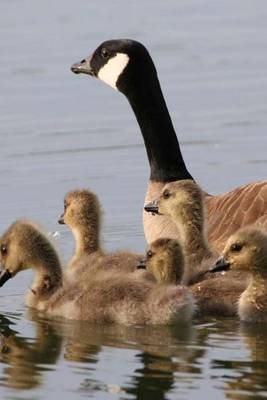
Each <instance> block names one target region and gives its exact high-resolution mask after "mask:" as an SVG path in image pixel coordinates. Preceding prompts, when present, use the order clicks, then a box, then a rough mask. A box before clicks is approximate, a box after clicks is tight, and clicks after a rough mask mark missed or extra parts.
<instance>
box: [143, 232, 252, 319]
mask: <svg viewBox="0 0 267 400" xmlns="http://www.w3.org/2000/svg"><path fill="white" fill-rule="evenodd" d="M175 242H176V243H175ZM183 261H184V260H183V254H182V252H181V246H180V245H179V243H178V242H177V241H176V240H174V239H157V240H156V241H155V242H153V243H151V244H150V245H149V248H148V250H147V253H146V258H145V260H143V262H142V263H141V264H139V265H138V267H137V268H145V269H147V270H148V271H149V272H151V273H152V274H153V275H154V276H155V278H156V280H157V281H158V282H159V283H162V284H179V283H180V282H181V277H182V275H183V271H184V268H185V266H184V263H183ZM246 287H247V281H246V280H244V279H243V280H239V279H233V276H228V275H227V274H225V275H219V276H216V277H215V278H214V279H205V280H203V281H202V282H199V283H196V284H193V285H190V286H189V287H188V289H189V291H190V292H191V293H192V294H193V295H194V298H195V300H196V305H197V310H198V314H199V315H202V316H205V315H214V316H221V317H222V316H224V317H230V316H235V315H236V313H237V302H238V299H239V296H240V295H241V293H242V292H243V291H244V290H245V289H246Z"/></svg>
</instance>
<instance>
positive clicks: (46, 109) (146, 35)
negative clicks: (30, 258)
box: [0, 0, 267, 400]
mask: <svg viewBox="0 0 267 400" xmlns="http://www.w3.org/2000/svg"><path fill="white" fill-rule="evenodd" d="M266 20H267V2H266V1H264V0H257V1H255V2H252V1H249V0H236V1H230V0H224V1H223V2H222V1H217V0H180V1H179V2H178V1H174V0H172V1H171V0H166V1H164V2H163V1H158V0H156V1H152V0H147V1H146V2H139V3H138V2H125V1H122V0H113V1H112V2H109V1H98V2H85V1H81V0H80V1H76V2H74V1H70V0H53V1H51V0H47V1H42V2H41V1H39V2H37V1H34V0H0V51H1V63H0V88H1V95H0V137H1V157H0V169H1V176H0V187H1V202H0V227H1V231H3V230H4V229H5V228H6V227H7V226H8V224H10V222H12V221H13V220H14V219H16V218H18V217H27V218H32V219H34V220H36V221H38V222H40V223H41V224H42V225H43V226H44V227H45V229H46V230H47V231H48V232H55V231H58V232H59V233H60V236H59V238H58V239H57V245H58V248H59V251H60V253H61V255H62V259H63V260H67V259H68V257H69V256H70V254H71V253H72V251H73V240H72V237H71V234H70V232H69V231H68V230H67V228H66V227H64V226H63V227H61V226H58V225H57V219H58V216H59V214H60V213H61V212H62V209H63V197H64V194H65V193H66V192H67V191H68V190H71V189H75V188H82V187H89V188H91V189H93V190H94V191H96V192H97V193H98V195H99V197H100V199H101V202H102V205H103V209H104V210H105V214H104V223H103V241H104V244H105V247H106V248H107V249H117V248H129V249H132V250H137V251H141V252H142V251H143V250H144V248H145V241H144V236H143V229H142V222H141V221H142V206H143V199H144V193H145V190H146V182H147V177H148V173H149V171H148V164H147V160H146V155H145V150H144V146H143V142H142V137H141V135H140V133H139V129H138V126H137V123H136V121H135V119H134V116H133V113H132V111H131V110H130V108H129V105H128V103H127V101H126V99H125V98H124V97H123V96H122V95H121V94H119V93H116V92H115V91H114V90H112V89H111V88H109V87H108V86H105V85H104V84H102V83H101V82H100V81H97V80H94V79H92V78H89V77H86V76H78V77H77V76H75V75H73V74H72V73H71V72H70V65H71V64H72V63H73V62H75V61H79V60H81V59H82V58H84V57H85V56H86V55H88V54H89V53H91V52H92V51H93V50H94V49H95V47H96V46H97V45H98V44H99V43H100V42H102V41H103V40H106V39H110V38H119V37H129V38H134V39H136V40H139V41H142V42H143V43H144V44H146V45H147V47H148V48H149V50H150V52H151V55H152V57H153V58H154V60H155V63H156V65H157V69H158V73H159V77H160V80H161V83H162V88H163V91H164V93H165V97H166V101H167V104H168V106H169V109H170V112H171V115H172V118H173V121H174V125H175V127H176V129H177V134H178V137H179V140H180V143H181V147H182V151H183V154H184V158H185V160H186V163H187V165H188V167H189V170H190V172H191V173H192V174H193V176H194V177H195V178H196V179H197V180H198V181H199V182H200V183H201V185H202V186H203V187H204V188H205V189H206V190H207V191H209V192H211V193H220V192H223V191H225V190H229V189H231V188H232V187H234V186H237V185H240V184H243V183H246V182H249V181H253V180H260V179H266V168H267V155H266V143H267V139H266V131H267V53H266V38H267V24H266ZM31 278H32V275H31V273H30V272H29V273H28V272H27V273H24V274H20V275H19V276H18V277H17V278H15V279H14V280H11V281H9V282H8V283H7V284H6V285H5V287H4V288H1V292H0V313H1V315H0V321H1V322H0V397H1V399H2V398H3V399H34V400H35V399H38V400H39V399H47V398H49V399H60V398H62V399H63V398H64V399H82V398H94V399H100V400H105V399H142V400H144V399H156V400H157V399H198V400H199V399H207V398H208V399H214V398H216V399H218V400H219V399H223V398H230V399H242V400H244V399H262V398H267V327H266V326H250V325H246V324H245V325H243V324H240V323H239V322H238V321H235V320H213V319H207V320H205V321H203V320H198V321H194V323H193V324H192V326H191V325H189V326H176V327H172V328H169V327H168V328H166V327H160V328H144V327H136V328H124V327H119V326H107V327H105V326H104V327H103V326H93V325H89V324H82V325H77V324H73V323H68V322H65V323H63V322H52V321H49V320H40V318H37V317H36V316H35V315H34V313H32V312H31V313H30V312H29V311H28V310H26V308H25V306H24V293H25V291H26V290H27V288H28V286H29V285H30V281H31Z"/></svg>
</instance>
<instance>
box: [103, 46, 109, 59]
mask: <svg viewBox="0 0 267 400" xmlns="http://www.w3.org/2000/svg"><path fill="white" fill-rule="evenodd" d="M101 56H102V58H108V56H109V51H108V50H107V49H105V48H103V49H102V50H101Z"/></svg>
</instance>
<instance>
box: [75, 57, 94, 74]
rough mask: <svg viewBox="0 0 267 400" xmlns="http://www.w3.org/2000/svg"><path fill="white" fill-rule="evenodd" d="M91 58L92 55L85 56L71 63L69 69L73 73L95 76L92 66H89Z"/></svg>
mask: <svg viewBox="0 0 267 400" xmlns="http://www.w3.org/2000/svg"><path fill="white" fill-rule="evenodd" d="M91 59H92V56H89V57H88V58H85V59H84V60H82V61H81V62H77V63H75V64H72V66H71V68H70V69H71V71H72V72H74V74H87V75H91V76H95V72H94V70H93V68H92V67H91Z"/></svg>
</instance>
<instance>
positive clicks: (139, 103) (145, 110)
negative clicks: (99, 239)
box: [71, 39, 267, 250]
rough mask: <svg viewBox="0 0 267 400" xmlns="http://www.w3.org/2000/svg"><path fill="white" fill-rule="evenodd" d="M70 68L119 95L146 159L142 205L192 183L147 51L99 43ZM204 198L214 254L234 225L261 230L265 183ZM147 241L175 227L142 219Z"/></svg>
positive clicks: (266, 217) (266, 208)
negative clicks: (176, 184)
mask: <svg viewBox="0 0 267 400" xmlns="http://www.w3.org/2000/svg"><path fill="white" fill-rule="evenodd" d="M71 70H72V71H73V72H74V73H76V74H80V73H84V74H88V75H91V76H94V77H97V78H99V79H100V80H102V81H103V82H105V83H106V84H108V85H110V86H111V87H113V88H114V89H117V90H119V91H120V92H121V93H123V94H124V95H125V96H126V97H127V99H128V101H129V103H130V105H131V107H132V109H133V111H134V113H135V116H136V118H137V121H138V123H139V126H140V129H141V132H142V135H143V139H144V143H145V147H146V151H147V156H148V161H149V164H150V180H149V183H148V190H147V194H146V198H145V204H146V203H149V202H151V201H152V200H153V199H154V198H155V197H158V196H159V195H160V192H161V190H162V188H163V186H164V185H165V184H166V183H168V182H172V181H176V180H181V179H192V176H191V174H190V173H189V172H188V170H187V168H186V165H185V162H184V160H183V157H182V154H181V150H180V146H179V142H178V140H177V136H176V133H175V130H174V127H173V124H172V121H171V118H170V115H169V112H168V109H167V106H166V103H165V100H164V97H163V94H162V91H161V87H160V83H159V80H158V76H157V71H156V68H155V66H154V63H153V60H152V58H151V56H150V54H149V53H148V51H147V49H146V48H145V47H144V46H143V45H142V44H141V43H138V42H136V41H134V40H129V39H118V40H109V41H106V42H104V43H102V44H101V45H100V46H99V47H97V49H96V50H95V51H94V53H93V54H92V56H90V57H88V58H85V59H83V60H82V61H81V62H79V63H76V64H73V65H72V67H71ZM204 195H205V204H206V207H207V211H208V231H209V239H210V241H211V242H212V244H213V245H214V247H215V248H217V249H218V250H220V249H222V248H223V246H224V244H225V242H226V240H227V238H228V237H229V236H230V235H231V234H232V233H234V232H235V231H236V230H237V229H238V228H239V227H241V226H244V225H248V224H252V223H257V224H258V225H259V226H262V227H263V228H264V229H267V181H263V182H256V183H251V184H247V185H244V186H241V187H238V188H236V189H234V190H232V191H231V192H228V193H226V194H223V195H219V196H211V195H208V194H207V193H204ZM143 222H144V231H145V236H146V239H147V241H148V243H151V242H152V241H154V240H156V239H158V238H160V237H169V238H174V239H175V238H179V232H178V230H177V227H176V225H175V224H173V223H172V222H170V221H169V220H168V218H166V217H164V216H156V217H155V218H153V217H152V216H151V215H150V214H146V213H144V215H143Z"/></svg>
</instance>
